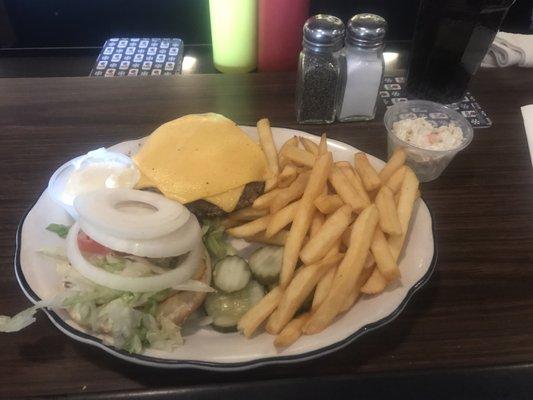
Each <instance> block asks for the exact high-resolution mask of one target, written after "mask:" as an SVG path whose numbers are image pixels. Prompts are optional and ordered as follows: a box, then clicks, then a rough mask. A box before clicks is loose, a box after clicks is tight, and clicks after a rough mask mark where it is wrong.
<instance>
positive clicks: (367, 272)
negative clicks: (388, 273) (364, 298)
mask: <svg viewBox="0 0 533 400" xmlns="http://www.w3.org/2000/svg"><path fill="white" fill-rule="evenodd" d="M372 261H373V260H372ZM373 264H374V263H373V262H372V265H370V266H368V268H366V265H368V259H367V263H366V265H365V268H363V270H362V271H361V275H359V278H358V279H357V282H356V284H355V288H354V289H353V290H352V291H351V292H350V294H349V295H348V297H347V298H346V300H345V302H344V304H343V306H342V307H341V311H340V312H339V314H342V313H344V312H346V311H348V310H349V309H350V308H352V307H353V305H354V304H355V302H356V301H357V299H358V298H359V295H360V294H361V287H362V286H363V284H364V283H365V282H366V281H367V280H368V279H369V278H370V276H371V275H372V272H373V271H374V269H375V267H374V265H373Z"/></svg>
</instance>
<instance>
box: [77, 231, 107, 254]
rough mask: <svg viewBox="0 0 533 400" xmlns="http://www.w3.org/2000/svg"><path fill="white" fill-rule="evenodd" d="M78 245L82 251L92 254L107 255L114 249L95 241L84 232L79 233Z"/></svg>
mask: <svg viewBox="0 0 533 400" xmlns="http://www.w3.org/2000/svg"><path fill="white" fill-rule="evenodd" d="M78 247H79V248H80V251H81V252H84V253H92V254H102V255H106V254H109V253H111V251H112V250H111V249H110V248H108V247H105V246H103V245H101V244H100V243H98V242H95V241H94V240H93V239H91V238H90V237H89V236H87V234H86V233H84V232H80V233H78Z"/></svg>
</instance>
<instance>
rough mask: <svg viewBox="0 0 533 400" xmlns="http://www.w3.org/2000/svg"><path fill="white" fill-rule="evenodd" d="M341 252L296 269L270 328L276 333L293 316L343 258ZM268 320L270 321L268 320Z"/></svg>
mask: <svg viewBox="0 0 533 400" xmlns="http://www.w3.org/2000/svg"><path fill="white" fill-rule="evenodd" d="M343 256H344V255H343V254H339V253H337V254H334V255H332V256H329V257H327V258H324V259H323V260H321V261H319V262H317V263H316V264H312V265H308V266H304V267H301V268H300V269H298V271H297V272H296V274H295V275H294V278H293V279H292V280H291V282H290V283H289V285H288V286H287V287H286V289H285V291H284V292H283V296H282V297H281V300H280V302H279V305H278V308H277V309H276V312H277V314H276V317H275V318H274V319H273V321H272V325H271V329H272V331H273V332H275V333H276V334H277V333H279V332H280V331H281V330H282V329H283V328H284V327H285V325H287V323H288V322H289V321H290V320H291V319H292V317H294V314H296V312H297V311H298V309H299V308H300V306H301V305H302V304H303V302H304V301H305V299H306V298H307V296H309V294H310V293H311V291H312V290H313V289H314V288H315V286H316V284H317V283H318V281H319V280H320V278H322V276H323V275H324V274H325V273H326V272H327V270H328V269H329V268H331V267H333V266H334V265H336V264H337V263H338V262H339V261H340V260H342V258H343ZM269 322H270V321H269Z"/></svg>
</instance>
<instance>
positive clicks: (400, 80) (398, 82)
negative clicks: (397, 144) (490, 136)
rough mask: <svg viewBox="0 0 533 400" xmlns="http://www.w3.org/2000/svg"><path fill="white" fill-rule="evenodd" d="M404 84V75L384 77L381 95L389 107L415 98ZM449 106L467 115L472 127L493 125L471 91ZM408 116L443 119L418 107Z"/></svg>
mask: <svg viewBox="0 0 533 400" xmlns="http://www.w3.org/2000/svg"><path fill="white" fill-rule="evenodd" d="M404 85H405V78H404V77H403V76H386V77H384V78H383V82H382V84H381V91H380V92H379V95H380V97H381V99H382V100H383V103H385V105H386V106H387V107H389V106H392V105H393V104H396V103H399V102H402V101H407V100H414V99H413V98H410V97H408V96H407V93H406V92H405V88H404ZM447 106H448V107H450V108H452V109H454V110H455V111H457V112H458V113H460V114H461V115H462V116H463V117H465V118H466V120H467V121H468V122H469V123H470V125H472V128H488V127H490V126H492V121H491V120H490V118H489V117H488V115H487V113H486V112H485V111H484V110H483V109H482V108H481V106H480V105H479V103H478V102H477V101H476V99H475V98H474V96H472V95H471V94H470V92H466V94H465V97H464V98H463V99H462V100H461V101H459V102H457V103H452V104H447ZM406 117H407V116H406ZM408 117H409V118H416V117H425V118H428V119H430V120H432V121H435V122H436V121H438V120H439V119H441V118H440V116H439V115H436V114H435V113H431V114H427V112H426V110H418V109H412V110H411V113H410V115H409V116H408Z"/></svg>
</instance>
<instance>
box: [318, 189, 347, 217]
mask: <svg viewBox="0 0 533 400" xmlns="http://www.w3.org/2000/svg"><path fill="white" fill-rule="evenodd" d="M343 205H344V201H342V199H341V197H340V196H339V195H338V194H322V195H320V196H318V197H317V198H316V200H315V207H316V208H318V211H320V212H321V213H322V214H331V213H332V212H335V211H336V210H338V209H339V208H341V207H342V206H343Z"/></svg>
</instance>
